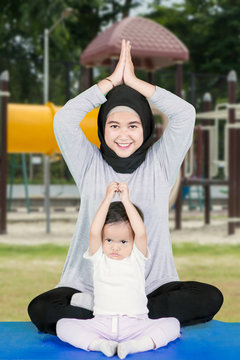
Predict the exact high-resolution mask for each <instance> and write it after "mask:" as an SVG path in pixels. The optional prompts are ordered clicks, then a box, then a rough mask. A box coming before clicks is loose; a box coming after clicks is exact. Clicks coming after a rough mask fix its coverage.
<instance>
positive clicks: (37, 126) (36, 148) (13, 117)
mask: <svg viewBox="0 0 240 360" xmlns="http://www.w3.org/2000/svg"><path fill="white" fill-rule="evenodd" d="M59 109H60V107H59V106H55V105H54V104H53V103H50V102H48V103H47V104H45V105H29V104H8V128H7V144H8V145H7V152H8V153H42V154H45V155H52V154H53V153H60V150H59V148H58V145H57V142H56V139H55V136H54V132H53V118H54V115H55V113H56V112H57V111H58V110H59ZM98 111H99V109H93V110H92V111H91V112H90V113H88V114H87V115H86V116H85V118H84V119H83V120H82V121H81V129H82V130H83V132H84V134H85V136H86V137H87V138H88V140H89V141H91V142H92V143H93V144H94V145H96V146H98V147H99V145H100V143H99V139H98V135H97V116H98Z"/></svg>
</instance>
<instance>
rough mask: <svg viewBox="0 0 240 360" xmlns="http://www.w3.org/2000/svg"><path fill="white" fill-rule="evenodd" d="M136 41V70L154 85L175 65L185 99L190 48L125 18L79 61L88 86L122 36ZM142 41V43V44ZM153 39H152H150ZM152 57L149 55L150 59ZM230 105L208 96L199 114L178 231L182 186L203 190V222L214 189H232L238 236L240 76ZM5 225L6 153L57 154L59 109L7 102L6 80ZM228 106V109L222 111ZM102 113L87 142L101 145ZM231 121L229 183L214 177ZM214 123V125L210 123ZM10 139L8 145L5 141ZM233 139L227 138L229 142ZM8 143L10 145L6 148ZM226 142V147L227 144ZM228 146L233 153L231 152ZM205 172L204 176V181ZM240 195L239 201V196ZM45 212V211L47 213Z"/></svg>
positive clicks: (232, 222) (91, 118)
mask: <svg viewBox="0 0 240 360" xmlns="http://www.w3.org/2000/svg"><path fill="white" fill-rule="evenodd" d="M122 37H125V38H127V39H129V40H130V41H131V43H132V57H133V62H134V64H135V67H136V68H141V69H145V70H146V71H147V78H148V81H149V82H150V83H153V82H154V71H155V70H156V69H159V68H163V67H166V66H169V65H176V83H175V86H176V87H175V93H176V94H177V95H178V96H181V95H182V76H183V71H182V64H183V63H184V61H186V60H188V57H189V54H188V49H187V48H186V47H185V45H184V44H183V43H182V42H181V41H180V40H179V39H177V38H176V36H175V35H173V34H172V33H171V32H169V31H168V30H167V29H166V28H164V27H162V26H161V25H158V24H156V23H154V22H153V21H150V20H147V19H144V18H125V19H123V20H122V21H121V22H119V23H116V24H114V25H112V26H111V27H110V28H108V29H107V30H105V31H104V32H103V33H101V34H100V35H98V36H97V37H96V38H95V39H94V40H93V41H92V42H91V43H90V44H89V45H88V47H87V48H86V49H85V51H84V52H83V54H82V56H81V62H82V64H83V65H84V66H86V67H87V69H88V80H89V81H88V86H89V87H90V86H91V85H92V84H93V67H94V66H99V65H107V66H111V67H112V68H114V67H115V64H116V61H117V56H118V54H119V52H120V47H121V38H122ZM139 37H140V38H141V41H140V43H139ZM150 40H151V41H150ZM149 54H150V55H149ZM228 86H229V103H228V104H221V105H218V107H217V108H216V109H215V111H213V112H212V111H209V110H210V101H209V96H207V97H206V98H205V100H204V110H205V111H204V112H203V113H201V114H197V118H198V119H201V121H202V122H203V124H201V125H197V126H196V127H195V137H196V141H195V142H194V144H193V146H192V147H191V149H190V151H189V152H188V154H187V156H186V160H185V162H184V164H183V166H182V168H181V177H182V179H181V182H180V191H179V196H178V198H177V201H176V204H175V227H176V229H181V213H182V186H184V185H186V186H192V185H197V186H201V187H203V188H204V193H205V196H204V201H205V223H206V224H208V223H209V222H210V186H212V185H228V187H229V214H228V216H229V227H228V231H229V233H234V229H235V226H238V224H239V222H240V210H239V204H240V199H239V194H240V185H239V184H240V176H239V170H238V167H237V154H238V153H240V151H239V144H240V141H239V131H240V130H239V125H238V124H237V123H236V124H235V121H236V120H238V119H239V117H240V116H239V114H238V110H239V108H240V106H239V105H237V104H235V103H236V94H235V93H236V77H235V78H234V77H233V76H232V75H231V76H230V78H229V81H228ZM1 89H2V93H1V137H2V141H1V213H0V216H1V227H0V233H4V232H6V204H5V202H6V201H5V200H4V199H6V154H7V151H8V152H9V153H38V154H39V153H41V154H44V155H48V156H49V155H52V154H55V153H59V152H60V151H59V148H58V146H57V143H56V140H55V137H54V133H53V126H52V125H53V117H54V114H55V113H56V111H57V110H58V109H59V108H60V107H57V106H55V105H54V104H52V103H50V102H48V103H46V104H45V105H23V104H7V100H8V96H9V93H8V91H7V89H8V80H6V79H5V78H4V77H3V79H2V81H1ZM223 108H225V110H224V109H223ZM97 113H98V109H94V110H93V111H92V112H90V113H89V114H88V115H87V116H86V117H85V118H84V119H83V121H82V122H81V128H82V130H83V131H84V133H85V135H86V136H87V138H88V140H89V141H91V142H92V143H94V144H95V145H96V146H99V140H98V136H97ZM7 116H8V125H7ZM227 118H228V119H229V120H228V122H227V123H226V127H225V129H226V131H225V158H224V171H225V175H226V176H227V175H228V178H229V180H227V179H226V180H220V179H214V178H213V177H214V176H216V175H217V172H218V166H219V164H220V162H221V163H222V162H223V160H219V154H218V122H219V119H225V121H226V120H227ZM212 121H214V122H213V124H212V123H211V122H212ZM161 132H162V130H161V126H160V127H159V126H157V127H156V138H159V137H160V136H161ZM6 139H7V143H6ZM228 139H229V140H228ZM7 144H8V146H7ZM226 144H228V145H226ZM228 147H229V150H228ZM203 174H204V178H203ZM237 196H238V197H237ZM45 210H46V209H45Z"/></svg>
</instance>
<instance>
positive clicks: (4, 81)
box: [0, 71, 9, 234]
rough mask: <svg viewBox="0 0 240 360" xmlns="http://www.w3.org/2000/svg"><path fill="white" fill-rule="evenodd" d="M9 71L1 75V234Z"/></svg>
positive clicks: (0, 229)
mask: <svg viewBox="0 0 240 360" xmlns="http://www.w3.org/2000/svg"><path fill="white" fill-rule="evenodd" d="M8 82H9V74H8V71H4V72H2V73H1V75H0V91H1V95H0V101H1V114H0V116H1V118H0V125H1V149H0V151H1V153H0V160H1V161H0V234H6V232H7V103H8V96H9V93H8Z"/></svg>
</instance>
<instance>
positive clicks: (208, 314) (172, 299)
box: [28, 281, 223, 335]
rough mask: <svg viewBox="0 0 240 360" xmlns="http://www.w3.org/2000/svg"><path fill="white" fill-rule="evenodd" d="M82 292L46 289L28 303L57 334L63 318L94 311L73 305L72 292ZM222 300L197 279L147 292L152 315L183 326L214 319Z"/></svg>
mask: <svg viewBox="0 0 240 360" xmlns="http://www.w3.org/2000/svg"><path fill="white" fill-rule="evenodd" d="M77 292H79V291H78V290H76V289H73V288H69V287H59V288H56V289H53V290H50V291H47V292H45V293H43V294H41V295H39V296H37V297H36V298H35V299H33V300H32V301H31V302H30V304H29V306H28V313H29V316H30V318H31V320H32V322H33V323H34V324H35V325H36V327H37V328H38V330H39V331H41V332H45V333H50V334H53V335H56V323H57V321H58V320H59V319H61V318H75V319H90V318H92V317H93V313H92V311H89V310H86V309H83V308H80V307H77V306H72V305H70V301H71V298H72V295H73V294H75V293H77ZM222 303H223V295H222V293H221V291H220V290H218V289H217V288H216V287H214V286H212V285H208V284H203V283H200V282H196V281H174V282H170V283H167V284H164V285H162V286H160V287H159V288H158V289H156V290H155V291H153V292H152V293H151V294H149V295H148V309H149V314H148V315H149V317H150V318H151V319H157V318H161V317H176V318H177V319H178V320H179V321H180V323H181V326H186V325H193V324H197V323H202V322H206V321H209V320H211V319H212V318H213V317H214V315H215V314H216V313H217V312H218V311H219V309H220V308H221V306H222Z"/></svg>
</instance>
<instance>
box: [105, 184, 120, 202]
mask: <svg viewBox="0 0 240 360" xmlns="http://www.w3.org/2000/svg"><path fill="white" fill-rule="evenodd" d="M116 192H118V183H117V182H114V181H113V182H111V183H110V184H109V185H108V187H107V190H106V196H105V199H106V200H108V201H110V202H111V201H112V199H113V198H114V196H115V193H116Z"/></svg>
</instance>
